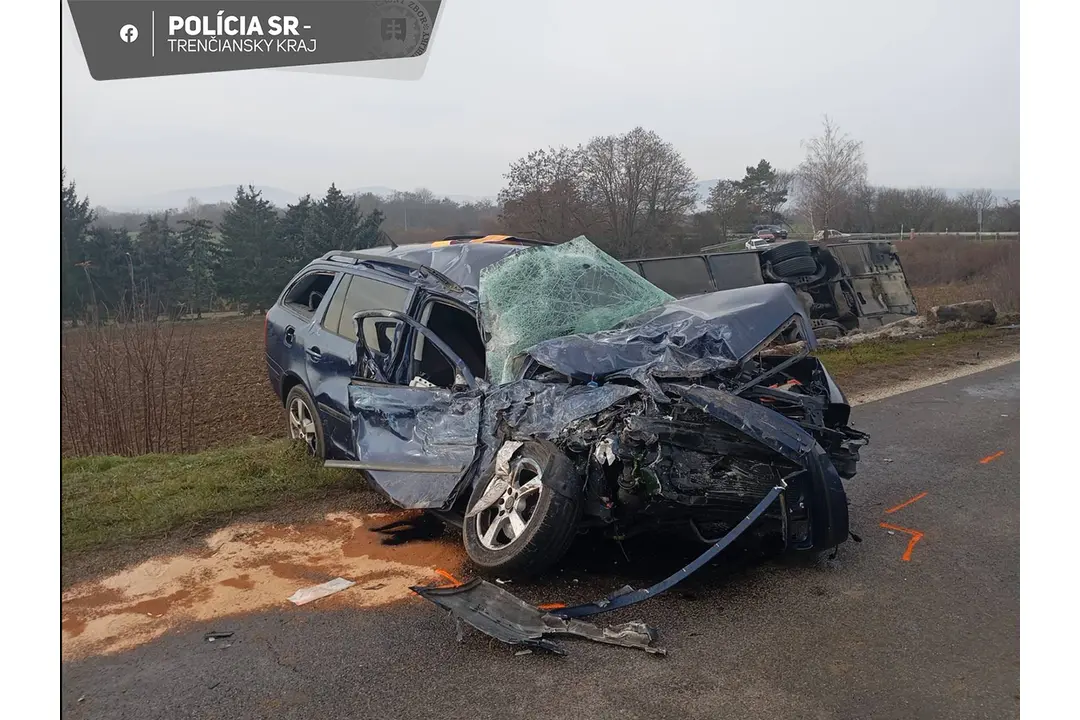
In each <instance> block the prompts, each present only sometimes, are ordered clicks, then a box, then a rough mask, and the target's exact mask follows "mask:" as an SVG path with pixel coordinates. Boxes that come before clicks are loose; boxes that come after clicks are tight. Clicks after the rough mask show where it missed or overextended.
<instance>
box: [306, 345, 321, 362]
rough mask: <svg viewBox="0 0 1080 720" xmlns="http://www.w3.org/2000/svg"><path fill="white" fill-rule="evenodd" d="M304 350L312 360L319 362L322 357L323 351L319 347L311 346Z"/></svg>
mask: <svg viewBox="0 0 1080 720" xmlns="http://www.w3.org/2000/svg"><path fill="white" fill-rule="evenodd" d="M304 352H306V353H307V354H308V357H309V358H311V362H319V359H320V358H321V357H322V351H321V350H319V348H317V347H309V348H307V349H306V350H305V351H304Z"/></svg>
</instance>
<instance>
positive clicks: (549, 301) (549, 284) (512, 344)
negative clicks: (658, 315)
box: [480, 235, 675, 384]
mask: <svg viewBox="0 0 1080 720" xmlns="http://www.w3.org/2000/svg"><path fill="white" fill-rule="evenodd" d="M674 299H675V298H674V297H672V296H671V295H668V294H667V293H666V292H664V291H663V290H661V289H660V288H658V287H656V286H655V285H653V284H652V283H650V282H649V281H648V280H646V279H645V278H643V277H641V276H640V275H638V274H637V273H635V272H634V271H633V270H630V269H629V268H627V267H626V266H625V265H623V264H622V263H620V262H619V261H618V260H616V259H615V258H613V257H611V256H610V255H608V254H607V253H605V252H604V251H602V250H600V249H599V248H598V247H596V246H595V245H593V244H592V243H591V242H589V240H588V239H587V238H586V237H585V236H584V235H582V236H579V237H576V238H574V239H573V240H571V241H570V242H567V243H563V244H561V245H553V246H544V247H537V248H534V249H530V250H527V251H524V252H520V253H516V254H514V255H511V256H510V257H507V258H506V259H505V260H502V261H501V262H498V263H496V264H495V265H492V266H490V267H487V268H485V269H484V270H483V271H482V272H481V273H480V314H481V318H482V322H483V326H484V330H485V332H486V333H487V334H488V336H489V338H490V339H489V340H488V343H487V366H488V368H489V369H490V373H491V380H492V382H495V383H500V384H501V383H505V382H509V381H510V380H512V379H513V375H514V372H513V367H512V364H511V361H512V360H513V358H514V357H515V356H517V355H518V354H519V353H521V352H523V351H524V350H527V349H528V348H530V347H532V346H533V345H535V344H536V343H538V342H541V341H543V340H550V339H552V338H557V337H563V336H565V335H573V334H575V333H591V332H597V331H600V330H607V329H609V328H612V327H614V326H615V325H617V324H618V323H620V322H622V321H623V320H626V319H627V318H630V317H633V316H635V315H637V314H639V313H642V312H644V311H646V310H649V309H651V308H654V307H657V306H659V305H663V304H664V303H666V302H670V301H672V300H674Z"/></svg>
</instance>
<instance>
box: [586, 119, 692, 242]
mask: <svg viewBox="0 0 1080 720" xmlns="http://www.w3.org/2000/svg"><path fill="white" fill-rule="evenodd" d="M582 174H583V187H584V188H585V197H586V199H587V200H588V202H589V205H590V206H591V207H593V208H594V209H595V210H596V211H597V213H598V214H599V216H600V217H601V218H602V219H603V221H604V230H605V235H606V239H607V243H606V244H608V245H609V249H610V250H611V251H612V252H613V253H614V254H618V255H622V256H624V257H626V256H634V255H641V254H644V253H645V250H646V247H647V246H648V244H649V243H650V241H653V242H656V243H657V244H663V243H664V242H665V241H666V238H665V235H666V234H667V233H669V232H670V231H672V229H673V228H675V227H676V226H677V225H678V223H679V221H680V220H682V218H683V217H684V216H685V214H686V213H687V212H688V211H690V210H692V209H693V208H694V206H695V205H696V204H697V201H698V198H697V192H696V189H695V187H694V185H695V182H696V180H697V178H696V177H695V176H694V173H693V171H691V170H690V167H689V165H687V164H686V161H685V160H684V159H683V157H682V155H681V154H680V153H679V152H678V151H677V150H676V149H675V148H674V146H672V145H671V143H668V142H665V141H664V140H663V139H661V138H660V136H659V135H657V134H656V133H655V132H652V131H647V130H645V129H643V128H640V127H637V128H634V129H633V130H631V131H630V132H628V133H625V134H623V135H608V136H605V137H596V138H593V139H592V140H590V141H589V142H588V144H587V145H586V146H585V147H584V149H583V152H582Z"/></svg>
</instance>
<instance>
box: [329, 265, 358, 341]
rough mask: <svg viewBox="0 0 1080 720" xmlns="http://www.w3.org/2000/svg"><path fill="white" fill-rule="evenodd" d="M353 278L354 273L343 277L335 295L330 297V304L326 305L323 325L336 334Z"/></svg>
mask: <svg viewBox="0 0 1080 720" xmlns="http://www.w3.org/2000/svg"><path fill="white" fill-rule="evenodd" d="M351 280H352V275H346V276H344V277H343V278H341V282H339V283H338V286H337V288H336V289H335V290H334V296H333V297H331V298H330V304H329V305H327V306H326V315H324V316H323V321H322V326H323V327H324V328H326V329H327V330H329V331H330V332H332V333H334V334H335V335H336V334H337V332H338V324H339V323H340V322H341V309H342V308H343V307H344V306H345V293H347V292H348V291H349V282H350V281H351Z"/></svg>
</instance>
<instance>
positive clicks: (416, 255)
mask: <svg viewBox="0 0 1080 720" xmlns="http://www.w3.org/2000/svg"><path fill="white" fill-rule="evenodd" d="M523 249H524V248H523V247H522V246H520V245H501V244H500V245H494V244H475V245H458V246H453V247H446V248H438V249H435V250H433V249H432V248H431V247H430V246H428V245H414V246H409V245H403V246H401V247H399V248H393V249H391V248H372V249H370V250H365V251H364V252H365V254H372V255H385V256H387V257H398V258H402V259H406V260H413V261H420V262H424V263H426V264H431V266H432V267H434V268H435V269H436V270H439V271H440V272H444V273H445V274H446V275H447V276H448V277H450V278H451V279H453V280H455V281H457V282H460V283H461V285H463V286H464V289H462V288H458V291H452V290H450V289H449V288H447V287H445V286H443V285H442V284H440V283H439V282H438V280H437V279H432V278H427V277H418V276H416V275H415V274H407V273H405V274H403V273H401V272H397V271H393V270H391V269H384V268H372V267H369V266H367V265H363V264H358V265H350V264H346V263H340V262H333V261H329V260H326V259H322V258H320V259H318V260H315V261H313V262H311V263H309V264H308V265H307V266H306V267H304V268H303V269H302V270H301V271H300V272H298V273H297V274H296V275H295V276H294V277H293V278H292V280H290V281H289V283H288V285H286V287H285V289H284V290H282V292H281V294H280V295H279V296H278V299H277V301H276V302H275V303H274V306H273V307H271V308H270V310H269V311H268V312H267V316H266V365H267V374H268V377H269V380H270V385H271V387H272V388H273V390H274V392H275V394H276V395H277V396H278V398H279V399H280V400H281V402H282V404H284V403H285V399H286V397H287V395H288V392H289V390H291V389H292V387H293V386H295V385H297V384H299V385H301V386H303V387H304V388H305V389H306V390H307V391H308V393H309V394H310V395H311V396H312V398H313V399H314V400H315V404H316V412H317V413H318V415H319V419H320V420H321V421H322V425H323V431H324V437H325V440H326V455H327V459H332V460H355V459H356V450H355V447H356V444H355V443H354V442H353V437H352V413H351V411H350V409H349V385H350V382H351V380H352V378H353V374H354V371H355V368H356V344H355V343H354V342H353V341H352V340H351V339H349V338H346V337H342V336H340V335H337V334H336V333H333V332H331V331H329V330H327V329H326V328H325V327H323V324H322V323H323V319H324V318H325V316H326V311H327V308H328V307H329V305H330V302H331V299H332V298H333V296H334V293H335V292H336V291H337V289H338V287H339V286H340V285H341V282H342V278H343V277H345V276H347V275H348V276H353V277H362V278H368V279H371V280H377V281H379V282H383V283H389V284H392V285H397V286H399V287H403V288H407V289H411V290H412V293H411V295H410V296H409V299H408V301H407V303H406V307H404V308H389V309H396V310H401V311H403V312H405V313H407V314H408V315H409V316H410V317H412V318H414V319H417V318H418V316H419V313H420V310H421V309H422V308H423V307H424V305H425V304H426V303H428V302H430V301H431V300H436V299H437V300H440V301H442V302H446V303H448V304H450V305H453V306H456V307H459V308H463V309H469V310H472V311H474V310H475V307H476V292H475V288H476V278H477V277H478V275H479V272H480V269H482V268H483V267H486V266H488V265H491V264H493V263H495V262H498V260H500V259H502V258H504V257H506V256H507V255H510V254H512V253H515V252H519V251H521V250H523ZM319 271H322V272H332V273H335V274H336V275H337V277H335V278H334V281H333V283H332V284H331V285H330V287H329V289H328V290H327V291H326V294H325V297H324V298H323V301H322V302H321V303H320V304H319V307H318V308H316V310H315V314H314V315H313V316H312V317H311V318H305V317H304V316H302V315H300V314H299V313H296V312H294V311H293V310H291V309H290V308H289V307H288V306H287V305H285V304H284V303H283V300H284V298H285V297H286V296H287V295H288V293H289V291H290V290H291V289H292V288H293V287H294V286H295V285H296V283H297V282H298V281H299V280H300V279H301V278H303V277H304V276H306V275H307V274H309V273H312V272H319ZM290 328H291V329H292V334H291V338H292V341H291V343H289V342H286V331H287V330H288V329H290ZM413 348H414V341H413V338H412V334H409V339H408V341H407V342H406V343H403V344H401V346H399V347H398V348H397V350H398V353H397V362H395V363H394V364H393V369H394V375H393V377H391V378H389V380H390V382H395V383H401V384H405V383H407V382H408V378H407V377H406V375H407V373H408V371H409V368H408V363H407V362H404V359H406V358H410V357H412V352H413Z"/></svg>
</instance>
